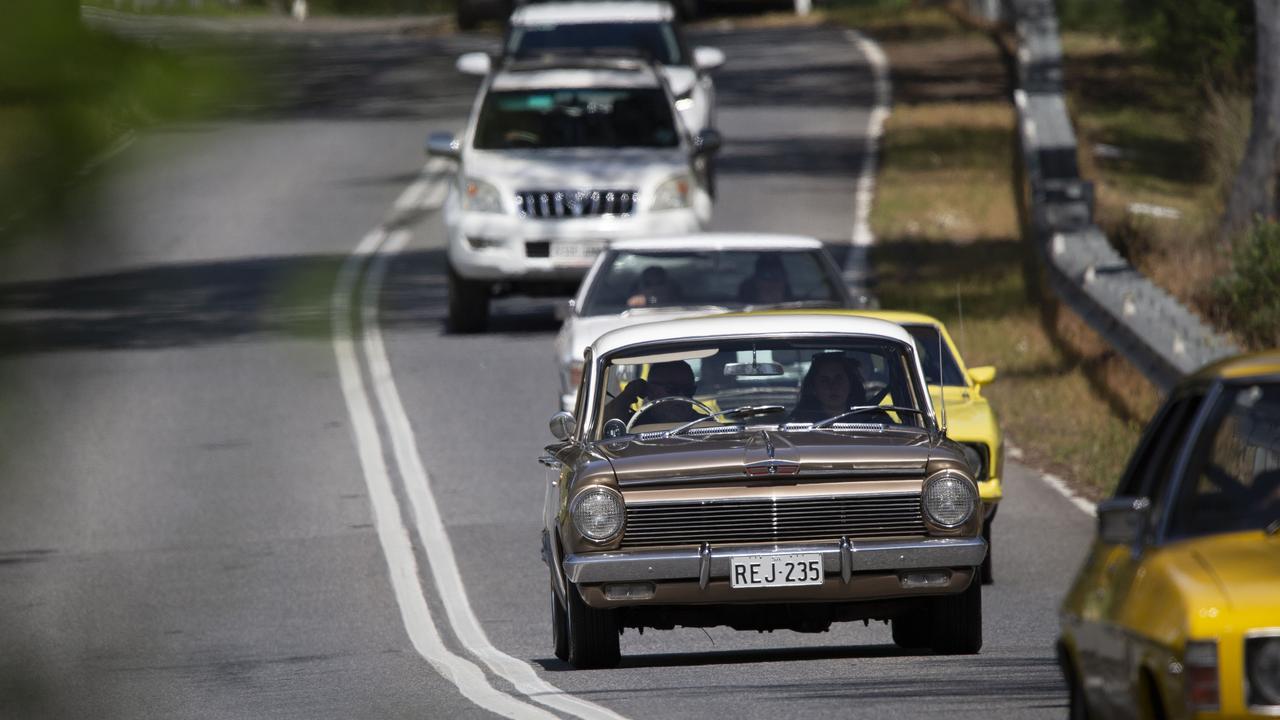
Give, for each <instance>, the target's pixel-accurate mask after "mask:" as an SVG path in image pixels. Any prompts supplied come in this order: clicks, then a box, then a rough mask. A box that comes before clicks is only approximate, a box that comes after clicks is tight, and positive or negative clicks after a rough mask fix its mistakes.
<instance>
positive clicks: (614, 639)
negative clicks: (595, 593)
mask: <svg viewBox="0 0 1280 720" xmlns="http://www.w3.org/2000/svg"><path fill="white" fill-rule="evenodd" d="M565 590H566V592H565V595H566V596H567V597H566V598H565V606H566V607H565V609H566V611H567V612H566V615H567V620H568V631H569V632H568V636H569V637H568V640H569V643H568V644H569V664H570V665H572V666H574V667H575V668H577V669H579V670H586V669H591V668H611V667H615V666H617V664H618V661H619V660H620V659H622V653H621V650H620V648H619V643H618V616H617V613H616V611H614V610H597V609H596V608H593V607H591V606H590V605H587V603H586V602H584V601H583V599H582V595H581V594H579V593H578V588H577V587H575V586H574V585H572V584H569V585H568V587H567V588H565Z"/></svg>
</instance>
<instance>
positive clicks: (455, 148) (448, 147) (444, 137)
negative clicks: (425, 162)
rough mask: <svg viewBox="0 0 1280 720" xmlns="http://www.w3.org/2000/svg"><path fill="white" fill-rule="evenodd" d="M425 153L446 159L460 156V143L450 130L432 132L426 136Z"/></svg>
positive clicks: (456, 158)
mask: <svg viewBox="0 0 1280 720" xmlns="http://www.w3.org/2000/svg"><path fill="white" fill-rule="evenodd" d="M427 155H430V156H432V157H441V158H446V159H448V160H458V159H460V158H461V157H462V145H461V143H459V142H458V138H457V137H455V136H454V134H453V133H450V132H433V133H431V134H430V135H428V136H427Z"/></svg>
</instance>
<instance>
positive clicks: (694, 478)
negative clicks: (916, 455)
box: [601, 438, 924, 488]
mask: <svg viewBox="0 0 1280 720" xmlns="http://www.w3.org/2000/svg"><path fill="white" fill-rule="evenodd" d="M619 439H620V438H613V439H611V440H605V441H601V442H616V441H617V440H619ZM641 439H642V440H643V439H644V438H641ZM743 467H745V466H743ZM923 472H924V463H920V464H918V465H917V466H916V467H914V468H910V467H904V468H879V467H850V468H818V469H812V470H803V469H802V470H801V471H800V472H799V473H797V474H795V475H787V476H786V478H787V481H788V482H796V481H804V480H814V479H831V478H838V479H850V478H869V477H870V478H919V477H920V475H921V473H923ZM744 477H747V476H745V475H744V474H743V472H742V471H741V470H739V471H737V472H732V473H717V474H715V475H690V476H681V475H671V476H668V477H660V478H651V479H644V480H633V479H627V480H619V481H618V484H619V485H620V486H622V487H623V488H638V487H647V486H650V485H670V484H671V483H672V482H673V481H681V482H684V481H689V482H699V483H701V482H720V481H724V480H731V481H734V482H738V481H741V480H742V479H743V478H744Z"/></svg>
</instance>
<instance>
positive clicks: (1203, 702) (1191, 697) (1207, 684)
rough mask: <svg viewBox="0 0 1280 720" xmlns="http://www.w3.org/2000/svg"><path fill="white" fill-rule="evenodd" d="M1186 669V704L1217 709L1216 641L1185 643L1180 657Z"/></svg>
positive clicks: (1196, 708)
mask: <svg viewBox="0 0 1280 720" xmlns="http://www.w3.org/2000/svg"><path fill="white" fill-rule="evenodd" d="M1182 665H1183V667H1184V668H1185V669H1186V689H1187V706H1188V707H1189V708H1190V709H1192V710H1217V709H1218V642H1217V641H1216V640H1199V641H1195V642H1189V643H1187V650H1186V653H1185V654H1184V656H1183V659H1182Z"/></svg>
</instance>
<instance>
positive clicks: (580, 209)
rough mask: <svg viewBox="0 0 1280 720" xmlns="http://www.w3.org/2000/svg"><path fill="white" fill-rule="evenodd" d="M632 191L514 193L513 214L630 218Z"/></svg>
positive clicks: (633, 203)
mask: <svg viewBox="0 0 1280 720" xmlns="http://www.w3.org/2000/svg"><path fill="white" fill-rule="evenodd" d="M639 196H640V194H639V193H638V192H636V191H635V190H616V189H615V190H594V189H593V190H517V191H516V200H515V202H516V213H517V214H519V215H520V217H527V218H537V219H543V218H580V217H602V216H609V215H620V216H622V217H628V216H630V215H632V214H633V213H634V212H635V210H636V206H637V204H638V200H639Z"/></svg>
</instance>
